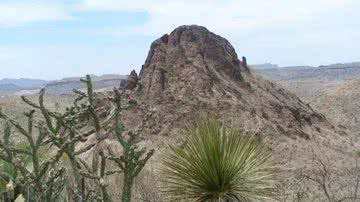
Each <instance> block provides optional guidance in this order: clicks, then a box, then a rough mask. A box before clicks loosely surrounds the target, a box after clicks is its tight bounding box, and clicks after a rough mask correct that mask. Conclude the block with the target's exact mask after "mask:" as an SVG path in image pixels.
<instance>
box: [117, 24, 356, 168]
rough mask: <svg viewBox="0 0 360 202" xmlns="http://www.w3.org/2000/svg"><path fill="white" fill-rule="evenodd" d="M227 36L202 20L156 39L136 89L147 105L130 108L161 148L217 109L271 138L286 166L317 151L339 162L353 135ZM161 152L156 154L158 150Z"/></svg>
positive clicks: (129, 123)
mask: <svg viewBox="0 0 360 202" xmlns="http://www.w3.org/2000/svg"><path fill="white" fill-rule="evenodd" d="M245 61H246V60H245V58H243V59H242V61H240V60H239V59H238V56H237V54H236V52H235V50H234V48H233V47H232V45H231V44H230V43H229V42H228V41H227V40H226V39H224V38H222V37H220V36H218V35H216V34H214V33H212V32H210V31H208V30H207V29H206V28H204V27H200V26H195V25H193V26H181V27H179V28H177V29H175V30H174V31H173V32H171V33H170V34H165V35H164V36H162V37H161V38H159V39H158V40H156V41H155V42H153V44H152V45H151V48H150V51H149V54H148V57H147V58H146V61H145V64H144V65H143V67H142V70H141V72H140V75H139V78H138V82H137V83H136V87H135V88H133V90H127V91H128V93H129V94H130V95H131V96H132V97H133V98H134V99H136V100H137V101H138V103H139V105H138V107H136V108H135V109H133V110H131V111H127V112H124V114H123V121H124V124H125V126H126V127H127V128H133V127H139V128H142V129H143V130H144V133H145V134H146V139H147V144H148V145H151V146H153V147H156V148H158V149H159V152H158V154H159V153H161V151H162V150H163V149H164V148H165V147H164V145H167V144H174V143H178V141H179V138H180V137H181V128H183V127H184V126H185V124H186V123H191V122H192V121H194V120H195V119H197V118H198V117H199V116H200V115H201V114H204V113H206V112H213V113H216V114H218V115H219V116H220V117H222V118H223V119H224V120H225V123H226V124H232V125H235V126H237V127H240V128H242V129H243V130H244V131H246V132H251V133H254V134H258V135H261V136H263V137H265V139H266V140H267V141H268V142H269V144H270V146H271V147H272V149H273V151H274V155H275V159H276V160H277V161H279V162H280V164H281V166H282V169H285V170H289V171H290V172H295V170H297V169H300V168H303V167H307V166H309V165H310V162H311V161H312V157H313V155H314V152H315V153H316V152H318V154H319V155H327V156H329V157H331V158H332V159H333V162H334V163H337V164H338V165H341V164H343V162H344V161H346V160H345V159H346V158H347V157H346V155H345V154H344V153H346V152H348V151H349V150H350V144H349V137H348V136H347V134H346V133H345V132H344V131H342V130H340V129H339V128H337V127H335V126H333V125H332V124H331V123H330V122H329V121H328V120H327V119H326V118H325V117H324V116H323V115H321V114H319V113H317V112H316V111H314V110H313V109H312V108H311V107H310V106H309V105H307V104H305V103H303V102H302V101H301V100H300V99H299V98H298V97H297V96H295V95H294V94H292V93H290V92H288V91H286V90H284V89H283V88H281V87H280V86H279V85H276V84H274V83H272V82H270V81H268V80H265V79H263V78H261V77H259V76H257V75H255V74H253V73H252V72H251V71H249V69H248V67H247V65H246V62H245ZM155 159H156V158H155Z"/></svg>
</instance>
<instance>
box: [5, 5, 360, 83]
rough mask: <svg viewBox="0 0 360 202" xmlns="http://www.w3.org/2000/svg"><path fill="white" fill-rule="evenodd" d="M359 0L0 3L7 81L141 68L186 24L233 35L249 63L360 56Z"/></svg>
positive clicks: (316, 62) (319, 61)
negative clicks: (156, 46) (159, 43)
mask: <svg viewBox="0 0 360 202" xmlns="http://www.w3.org/2000/svg"><path fill="white" fill-rule="evenodd" d="M359 10H360V1H358V0H302V1H298V0H252V1H249V0H247V1H245V0H197V1H193V0H181V1H180V0H179V1H177V0H151V1H150V0H138V1H136V0H133V1H123V0H0V78H19V77H27V78H41V79H59V78H62V77H68V76H80V75H84V74H87V73H92V74H108V73H117V74H128V73H129V71H130V70H131V69H136V70H139V69H140V67H141V65H142V64H143V62H144V60H145V57H146V55H147V52H148V50H149V47H150V44H151V42H152V41H153V40H155V39H156V38H158V37H160V36H161V35H162V34H164V33H169V32H171V31H172V30H173V29H174V28H176V27H177V26H180V25H183V24H199V25H203V26H206V27H208V29H210V30H211V31H213V32H215V33H217V34H220V35H222V36H224V37H226V38H227V39H228V40H229V41H230V42H231V43H232V44H233V45H234V47H235V49H236V51H237V53H238V55H239V56H242V55H245V56H247V58H248V61H249V63H252V64H256V63H265V62H271V63H275V64H279V65H281V66H287V65H320V64H330V63H336V62H351V61H360V54H359V50H358V46H359V45H358V44H359V41H360V20H358V19H360V12H359Z"/></svg>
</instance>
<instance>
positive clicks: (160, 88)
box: [140, 25, 248, 98]
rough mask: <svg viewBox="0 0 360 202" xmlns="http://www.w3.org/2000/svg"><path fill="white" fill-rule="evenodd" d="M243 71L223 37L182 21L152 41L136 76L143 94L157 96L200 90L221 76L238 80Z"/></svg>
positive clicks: (243, 68) (243, 66) (241, 64)
mask: <svg viewBox="0 0 360 202" xmlns="http://www.w3.org/2000/svg"><path fill="white" fill-rule="evenodd" d="M245 64H246V63H245ZM243 72H248V69H247V67H246V65H244V63H243V62H241V61H240V60H239V59H238V56H237V54H236V52H235V50H234V48H233V47H232V45H231V44H230V43H229V42H228V41H227V40H226V39H224V38H222V37H221V36H218V35H216V34H214V33H212V32H210V31H209V30H207V29H206V28H205V27H201V26H196V25H190V26H187V25H186V26H180V27H178V28H176V29H175V30H174V31H173V32H171V33H170V34H169V35H168V34H165V35H163V36H162V37H161V38H159V39H158V40H156V41H154V42H153V43H152V45H151V48H150V51H149V54H148V57H147V58H146V61H145V64H144V65H143V67H142V70H141V74H140V79H141V84H142V86H143V93H144V95H145V96H146V97H148V98H159V97H162V96H164V95H165V94H169V93H170V94H173V93H174V92H176V94H179V96H186V92H187V91H189V90H190V89H191V91H198V92H200V91H204V90H206V89H208V88H209V87H211V86H213V85H214V84H215V83H216V82H217V81H220V80H223V79H225V80H233V81H239V82H241V74H242V73H243Z"/></svg>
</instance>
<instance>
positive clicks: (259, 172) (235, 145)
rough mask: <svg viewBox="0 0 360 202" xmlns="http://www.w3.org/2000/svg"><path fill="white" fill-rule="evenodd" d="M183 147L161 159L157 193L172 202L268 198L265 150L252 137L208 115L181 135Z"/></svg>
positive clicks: (270, 188)
mask: <svg viewBox="0 0 360 202" xmlns="http://www.w3.org/2000/svg"><path fill="white" fill-rule="evenodd" d="M187 133H188V135H189V137H188V139H187V141H186V142H185V144H184V145H181V146H172V147H170V150H169V151H167V152H166V153H165V155H164V159H163V163H162V164H163V167H162V169H161V172H162V181H163V183H164V187H163V191H164V193H165V194H168V195H169V196H170V197H172V200H181V199H185V200H187V201H248V200H253V199H270V198H272V197H273V196H274V190H275V184H274V181H273V179H274V177H273V169H272V168H273V167H272V165H271V161H270V158H271V152H270V150H269V149H268V148H267V147H266V146H265V145H264V144H263V143H261V142H260V141H259V140H258V139H257V138H255V137H254V136H244V135H242V134H241V133H240V132H239V131H238V130H236V129H233V128H225V127H224V126H223V125H222V124H221V122H220V121H219V120H217V119H216V117H214V116H208V117H206V118H204V119H202V120H200V121H199V122H197V123H196V125H195V126H194V127H192V128H189V129H188V131H187Z"/></svg>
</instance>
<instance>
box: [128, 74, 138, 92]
mask: <svg viewBox="0 0 360 202" xmlns="http://www.w3.org/2000/svg"><path fill="white" fill-rule="evenodd" d="M138 80H139V78H138V75H137V74H136V72H135V70H132V71H131V73H130V75H129V77H128V79H127V82H126V87H125V88H126V89H129V90H133V89H134V88H135V87H136V85H137V83H138Z"/></svg>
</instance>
